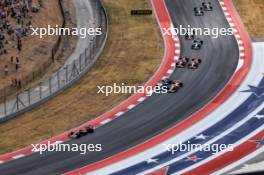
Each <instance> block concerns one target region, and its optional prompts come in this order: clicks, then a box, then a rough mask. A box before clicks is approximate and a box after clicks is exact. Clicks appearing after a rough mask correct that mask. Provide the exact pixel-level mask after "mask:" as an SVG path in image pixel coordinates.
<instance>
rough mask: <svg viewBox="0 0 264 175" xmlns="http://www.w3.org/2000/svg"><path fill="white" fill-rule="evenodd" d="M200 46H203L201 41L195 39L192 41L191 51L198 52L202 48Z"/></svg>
mask: <svg viewBox="0 0 264 175" xmlns="http://www.w3.org/2000/svg"><path fill="white" fill-rule="evenodd" d="M202 45H203V40H201V39H196V40H194V41H193V44H192V49H193V50H199V49H201V48H202Z"/></svg>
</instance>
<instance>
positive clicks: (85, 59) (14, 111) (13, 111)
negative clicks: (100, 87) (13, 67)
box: [0, 0, 108, 122]
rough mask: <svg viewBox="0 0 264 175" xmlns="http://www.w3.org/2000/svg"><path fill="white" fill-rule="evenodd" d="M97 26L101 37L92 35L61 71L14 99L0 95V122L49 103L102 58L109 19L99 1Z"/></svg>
mask: <svg viewBox="0 0 264 175" xmlns="http://www.w3.org/2000/svg"><path fill="white" fill-rule="evenodd" d="M94 3H95V4H94V5H95V8H96V12H97V13H98V14H96V16H97V23H96V24H95V25H96V27H98V28H102V35H94V36H93V37H92V38H91V40H90V43H89V45H88V46H86V48H85V49H84V51H83V53H82V54H80V55H79V57H78V58H76V59H74V60H73V62H72V63H71V64H68V65H66V66H64V67H62V68H60V69H59V70H58V71H57V72H56V73H54V74H52V75H51V76H50V77H49V78H48V79H46V80H45V81H42V82H40V83H39V84H38V85H37V86H34V87H30V88H27V89H25V90H23V91H22V92H20V93H18V94H17V95H16V96H15V97H14V98H11V99H7V97H6V96H5V94H4V93H3V94H1V102H2V103H1V104H0V122H5V121H7V120H9V119H11V118H14V117H16V116H18V115H20V114H22V113H24V112H27V111H30V110H32V109H33V108H35V107H37V106H39V105H41V104H43V103H45V102H47V101H49V100H50V99H52V98H53V97H55V96H57V95H58V94H60V93H61V92H63V91H64V90H65V89H67V88H68V87H69V86H71V85H72V84H74V83H75V82H76V81H78V80H79V79H80V78H81V77H82V76H83V75H85V74H86V73H87V72H88V71H89V70H90V68H91V67H92V66H93V65H94V63H95V62H96V61H97V59H98V58H99V56H100V55H101V53H102V51H103V49H104V46H105V44H106V41H107V38H108V24H107V23H108V19H107V14H106V11H105V9H104V7H103V5H102V3H101V1H100V0H95V1H94Z"/></svg>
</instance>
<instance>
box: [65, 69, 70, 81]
mask: <svg viewBox="0 0 264 175" xmlns="http://www.w3.org/2000/svg"><path fill="white" fill-rule="evenodd" d="M68 69H69V65H67V66H66V67H65V71H66V75H65V76H66V83H68V81H69V80H68V74H69V72H68Z"/></svg>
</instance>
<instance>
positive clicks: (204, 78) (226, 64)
mask: <svg viewBox="0 0 264 175" xmlns="http://www.w3.org/2000/svg"><path fill="white" fill-rule="evenodd" d="M201 3H202V1H201V0H166V4H167V7H168V9H169V13H170V15H171V18H172V20H173V23H174V26H175V27H179V25H183V26H185V27H186V26H187V25H190V26H191V27H201V28H205V27H209V28H212V27H218V28H228V27H229V25H228V23H227V20H226V18H225V16H224V14H223V12H222V9H221V7H220V5H219V3H218V1H217V0H215V1H212V4H213V6H214V11H213V12H208V13H206V14H205V16H204V17H195V16H194V14H193V8H194V7H196V6H200V5H201ZM179 38H180V43H181V55H183V56H187V57H191V58H201V59H202V61H203V63H202V65H201V67H200V68H199V69H198V70H188V69H176V71H175V72H174V73H173V75H172V79H180V80H182V81H183V82H184V88H182V89H181V90H180V91H179V92H178V93H176V94H154V95H153V96H151V97H150V98H147V99H146V100H145V101H144V102H142V103H141V104H140V105H138V106H136V107H135V108H133V109H132V110H130V111H128V112H127V113H125V114H124V115H123V116H121V117H119V118H117V119H115V120H114V121H113V122H110V123H109V124H107V125H103V126H102V127H100V128H98V129H97V130H96V132H95V133H94V134H93V135H89V136H87V137H83V138H81V139H79V140H73V141H71V142H70V143H94V144H97V143H100V144H102V145H103V151H102V152H96V153H95V152H94V153H88V154H87V155H80V154H79V153H78V152H50V153H47V154H45V155H39V153H35V154H32V155H29V156H26V157H24V158H21V159H17V160H14V161H11V162H8V163H5V164H2V165H1V166H0V172H1V175H5V174H12V175H14V174H20V175H22V174H27V175H30V174H32V175H35V174H61V173H64V172H67V171H70V170H73V169H76V168H79V167H82V166H84V165H87V164H89V163H92V162H96V161H99V160H102V159H104V158H107V157H109V156H111V155H114V154H116V153H118V152H121V151H123V150H126V149H128V148H130V147H132V146H134V145H137V144H139V143H141V142H143V141H144V140H147V139H149V138H151V137H153V136H154V135H157V134H158V133H161V132H162V131H164V130H166V129H168V128H170V127H172V126H174V125H175V124H177V123H179V122H180V121H182V120H184V119H185V118H187V117H188V116H190V115H191V114H192V113H194V112H195V111H197V110H198V109H200V108H201V107H203V106H204V105H205V104H207V103H208V102H209V101H210V100H211V99H212V98H213V97H214V96H216V95H217V93H218V92H219V91H220V90H221V89H222V88H223V87H224V86H225V85H226V83H227V82H228V80H229V79H230V77H231V76H232V74H233V73H234V71H235V69H236V67H237V62H238V58H239V51H238V46H237V43H236V40H235V38H234V37H233V36H221V37H219V38H217V39H213V38H211V37H210V36H200V38H202V39H203V40H204V45H203V48H202V50H200V51H193V50H191V49H190V47H191V41H185V40H184V37H183V36H179ZM73 117H74V116H73Z"/></svg>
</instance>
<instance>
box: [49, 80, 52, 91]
mask: <svg viewBox="0 0 264 175" xmlns="http://www.w3.org/2000/svg"><path fill="white" fill-rule="evenodd" d="M51 80H52V76H51V77H49V92H50V95H51V93H52V86H51Z"/></svg>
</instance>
